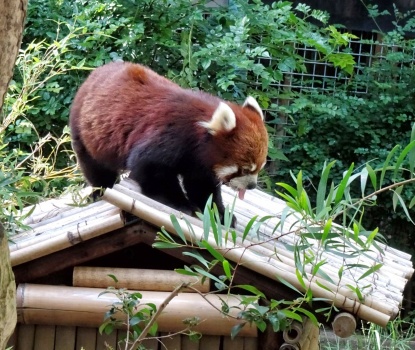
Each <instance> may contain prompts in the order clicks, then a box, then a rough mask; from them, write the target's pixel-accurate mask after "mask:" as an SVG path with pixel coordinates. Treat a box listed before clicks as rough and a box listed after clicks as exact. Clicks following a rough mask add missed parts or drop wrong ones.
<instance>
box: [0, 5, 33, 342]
mask: <svg viewBox="0 0 415 350" xmlns="http://www.w3.org/2000/svg"><path fill="white" fill-rule="evenodd" d="M0 9H1V10H0V62H1V64H0V110H1V107H2V105H3V102H4V96H5V95H6V91H7V87H8V85H9V83H10V80H11V78H12V75H13V68H14V64H15V61H16V57H17V54H18V52H19V48H20V43H21V40H22V32H23V26H24V21H25V18H26V9H27V0H0ZM0 137H1V135H0ZM15 325H16V285H15V283H14V275H13V271H12V268H11V265H10V253H9V245H8V240H7V235H6V234H5V232H4V228H3V226H2V225H1V224H0V350H1V349H4V348H5V347H6V343H7V340H8V339H9V337H10V335H11V334H12V333H13V331H14V328H15Z"/></svg>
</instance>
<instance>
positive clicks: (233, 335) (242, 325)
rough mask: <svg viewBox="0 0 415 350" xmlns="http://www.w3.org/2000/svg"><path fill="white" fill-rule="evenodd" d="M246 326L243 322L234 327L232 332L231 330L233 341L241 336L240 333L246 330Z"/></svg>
mask: <svg viewBox="0 0 415 350" xmlns="http://www.w3.org/2000/svg"><path fill="white" fill-rule="evenodd" d="M245 325H246V322H243V323H239V324H237V325H235V326H233V327H232V330H231V339H232V340H233V339H235V337H236V336H237V335H238V334H239V332H240V331H241V329H242V328H244V326H245Z"/></svg>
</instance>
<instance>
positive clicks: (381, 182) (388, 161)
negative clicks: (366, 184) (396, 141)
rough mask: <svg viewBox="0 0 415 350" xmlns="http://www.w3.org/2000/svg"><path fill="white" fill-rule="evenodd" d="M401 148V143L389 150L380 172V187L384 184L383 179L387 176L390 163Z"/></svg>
mask: <svg viewBox="0 0 415 350" xmlns="http://www.w3.org/2000/svg"><path fill="white" fill-rule="evenodd" d="M399 148H400V146H399V145H396V146H395V147H393V148H392V150H391V151H390V152H389V154H388V156H387V157H386V160H385V162H384V163H383V166H382V171H381V173H380V180H379V189H380V188H382V186H383V180H384V178H385V173H386V171H387V170H388V165H389V163H390V161H391V159H392V157H393V155H394V154H395V153H396V152H397V151H398V149H399Z"/></svg>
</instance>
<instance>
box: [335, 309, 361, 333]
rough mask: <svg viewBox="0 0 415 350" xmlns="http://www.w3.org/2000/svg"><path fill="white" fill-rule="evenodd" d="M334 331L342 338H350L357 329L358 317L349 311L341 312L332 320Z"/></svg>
mask: <svg viewBox="0 0 415 350" xmlns="http://www.w3.org/2000/svg"><path fill="white" fill-rule="evenodd" d="M331 325H332V327H333V332H334V334H336V335H337V336H338V337H340V338H348V337H350V336H351V335H353V334H354V332H355V331H356V326H357V322H356V318H355V317H354V316H353V315H351V314H349V313H348V312H340V313H339V314H338V315H336V317H335V318H334V320H333V322H332V324H331Z"/></svg>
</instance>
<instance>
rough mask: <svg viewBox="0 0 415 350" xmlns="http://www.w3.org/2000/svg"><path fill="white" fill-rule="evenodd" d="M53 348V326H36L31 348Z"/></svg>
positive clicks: (40, 349) (46, 349)
mask: <svg viewBox="0 0 415 350" xmlns="http://www.w3.org/2000/svg"><path fill="white" fill-rule="evenodd" d="M54 348H55V326H53V325H38V326H36V331H35V339H34V344H33V350H54Z"/></svg>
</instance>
